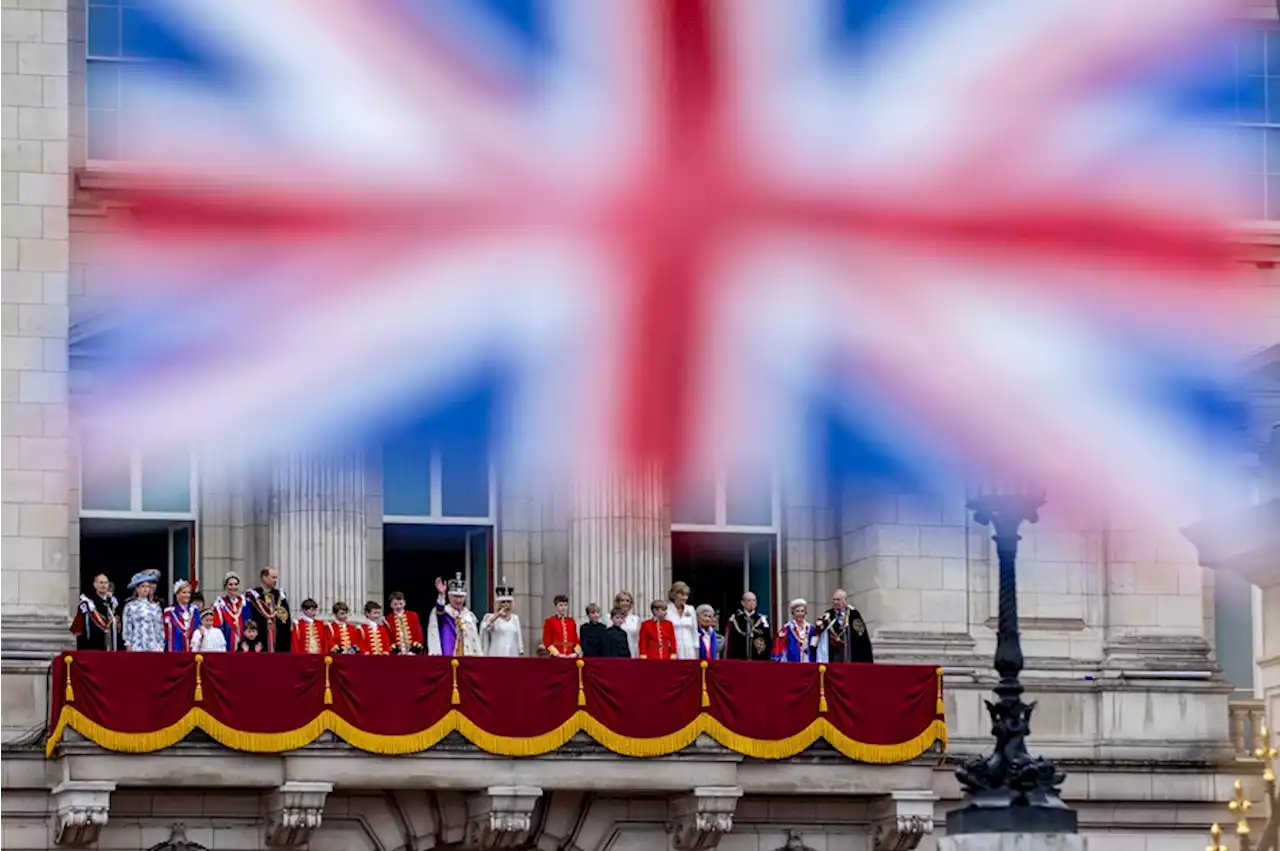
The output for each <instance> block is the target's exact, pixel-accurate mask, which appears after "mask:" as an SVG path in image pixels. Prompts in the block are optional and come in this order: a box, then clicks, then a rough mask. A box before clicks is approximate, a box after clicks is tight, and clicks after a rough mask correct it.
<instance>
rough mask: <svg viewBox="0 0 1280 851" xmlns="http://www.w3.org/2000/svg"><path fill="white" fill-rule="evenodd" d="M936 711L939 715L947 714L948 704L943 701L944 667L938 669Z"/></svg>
mask: <svg viewBox="0 0 1280 851" xmlns="http://www.w3.org/2000/svg"><path fill="white" fill-rule="evenodd" d="M934 712H936V713H937V714H939V715H946V714H947V707H946V704H944V703H943V702H942V669H941V668H939V669H938V702H937V704H936V705H935V706H934Z"/></svg>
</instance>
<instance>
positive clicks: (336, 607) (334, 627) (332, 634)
mask: <svg viewBox="0 0 1280 851" xmlns="http://www.w3.org/2000/svg"><path fill="white" fill-rule="evenodd" d="M350 616H351V610H350V609H349V608H347V604H346V603H344V602H342V601H341V600H339V601H338V602H336V603H334V604H333V621H332V622H331V623H330V624H329V630H328V636H327V638H326V641H325V650H326V651H327V652H329V653H335V654H345V653H352V654H354V653H361V652H363V651H362V650H361V648H360V645H361V639H362V638H363V637H364V636H363V634H362V631H361V629H360V627H358V626H356V625H355V624H353V623H348V621H347V618H348V617H350Z"/></svg>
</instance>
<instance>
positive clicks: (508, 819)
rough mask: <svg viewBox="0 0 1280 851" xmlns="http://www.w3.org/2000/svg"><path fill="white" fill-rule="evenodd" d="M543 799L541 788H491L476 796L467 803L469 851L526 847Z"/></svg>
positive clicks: (467, 844)
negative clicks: (525, 844)
mask: <svg viewBox="0 0 1280 851" xmlns="http://www.w3.org/2000/svg"><path fill="white" fill-rule="evenodd" d="M541 797H542V789H540V788H538V787H537V786H490V787H489V788H488V789H486V790H485V791H483V792H479V793H477V794H475V795H472V796H471V797H470V798H468V799H467V841H466V847H468V848H476V849H481V851H489V849H492V848H515V847H517V846H519V845H523V844H524V843H525V841H526V840H527V839H528V838H529V828H530V827H531V826H532V825H533V810H534V807H536V806H537V805H538V799H539V798H541Z"/></svg>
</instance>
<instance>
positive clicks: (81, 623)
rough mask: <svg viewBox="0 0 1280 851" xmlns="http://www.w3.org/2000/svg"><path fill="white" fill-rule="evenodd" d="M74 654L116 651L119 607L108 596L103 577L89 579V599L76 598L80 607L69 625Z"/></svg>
mask: <svg viewBox="0 0 1280 851" xmlns="http://www.w3.org/2000/svg"><path fill="white" fill-rule="evenodd" d="M71 631H72V632H73V633H75V636H76V649H77V650H119V649H120V604H119V603H118V602H117V601H116V598H115V596H114V595H113V594H112V593H111V581H110V580H109V579H107V575H106V574H105V573H99V574H98V575H97V576H95V577H93V596H92V597H89V596H86V595H84V594H81V595H80V605H79V607H78V608H77V610H76V616H75V618H74V619H72V621H71Z"/></svg>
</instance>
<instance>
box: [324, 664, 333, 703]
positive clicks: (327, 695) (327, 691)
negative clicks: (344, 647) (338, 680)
mask: <svg viewBox="0 0 1280 851" xmlns="http://www.w3.org/2000/svg"><path fill="white" fill-rule="evenodd" d="M331 665H333V657H332V656H326V657H324V705H325V706H333V689H331V688H329V668H330V666H331Z"/></svg>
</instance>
